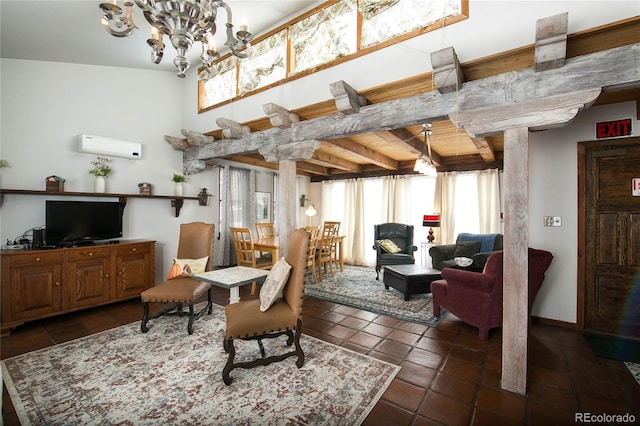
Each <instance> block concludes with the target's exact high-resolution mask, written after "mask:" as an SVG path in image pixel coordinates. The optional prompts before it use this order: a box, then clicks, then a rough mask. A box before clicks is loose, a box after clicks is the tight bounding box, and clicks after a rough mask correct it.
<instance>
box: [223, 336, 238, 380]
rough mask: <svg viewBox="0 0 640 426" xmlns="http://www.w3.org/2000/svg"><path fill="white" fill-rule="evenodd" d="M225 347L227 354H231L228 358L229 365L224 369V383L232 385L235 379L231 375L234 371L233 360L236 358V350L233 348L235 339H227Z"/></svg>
mask: <svg viewBox="0 0 640 426" xmlns="http://www.w3.org/2000/svg"><path fill="white" fill-rule="evenodd" d="M223 346H224V350H225V352H226V353H228V354H229V357H228V358H227V363H226V364H225V365H224V368H223V369H222V381H223V382H224V384H225V385H230V384H231V382H232V381H233V379H232V378H231V376H230V375H229V374H230V373H231V370H233V359H234V358H235V356H236V348H234V347H233V339H225V340H224V344H223Z"/></svg>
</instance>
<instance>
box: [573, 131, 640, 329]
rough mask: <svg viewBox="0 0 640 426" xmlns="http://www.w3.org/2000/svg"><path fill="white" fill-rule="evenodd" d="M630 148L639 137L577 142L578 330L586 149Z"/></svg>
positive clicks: (583, 265)
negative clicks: (611, 146) (612, 146)
mask: <svg viewBox="0 0 640 426" xmlns="http://www.w3.org/2000/svg"><path fill="white" fill-rule="evenodd" d="M610 145H615V146H630V145H640V137H626V138H617V139H607V140H596V141H583V142H578V277H577V279H578V282H577V298H576V299H577V300H576V303H577V321H576V325H577V327H578V328H579V329H580V330H584V323H585V303H586V297H585V296H586V295H585V291H586V267H587V253H586V248H587V244H586V221H587V210H586V190H587V188H586V171H587V170H586V167H587V163H586V161H587V157H586V153H587V150H588V149H593V148H606V147H607V146H610Z"/></svg>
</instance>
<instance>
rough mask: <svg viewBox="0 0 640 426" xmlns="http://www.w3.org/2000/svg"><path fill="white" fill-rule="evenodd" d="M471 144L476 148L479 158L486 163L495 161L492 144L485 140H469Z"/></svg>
mask: <svg viewBox="0 0 640 426" xmlns="http://www.w3.org/2000/svg"><path fill="white" fill-rule="evenodd" d="M471 141H472V142H473V144H474V145H475V146H476V148H478V152H479V153H480V156H481V157H482V158H483V159H484V161H486V162H488V163H489V162H491V161H495V160H496V152H495V150H494V149H493V144H492V143H491V142H489V141H488V140H487V138H471Z"/></svg>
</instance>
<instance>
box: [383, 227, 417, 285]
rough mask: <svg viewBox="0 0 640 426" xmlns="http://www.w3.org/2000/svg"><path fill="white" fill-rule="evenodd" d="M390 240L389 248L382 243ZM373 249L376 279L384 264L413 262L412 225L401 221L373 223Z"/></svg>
mask: <svg viewBox="0 0 640 426" xmlns="http://www.w3.org/2000/svg"><path fill="white" fill-rule="evenodd" d="M385 240H389V241H391V242H392V243H393V244H391V248H390V247H389V246H388V245H387V244H385V243H384V241H385ZM373 241H374V245H373V249H374V250H375V251H376V280H377V279H379V278H380V269H382V267H383V266H385V265H410V264H413V263H415V258H414V256H413V252H414V251H416V250H418V247H416V246H414V245H413V225H404V224H402V223H382V224H380V225H373Z"/></svg>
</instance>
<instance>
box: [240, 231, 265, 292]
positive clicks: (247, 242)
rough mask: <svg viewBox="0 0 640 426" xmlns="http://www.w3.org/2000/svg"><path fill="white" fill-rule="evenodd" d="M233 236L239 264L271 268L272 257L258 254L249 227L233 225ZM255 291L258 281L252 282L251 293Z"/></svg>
mask: <svg viewBox="0 0 640 426" xmlns="http://www.w3.org/2000/svg"><path fill="white" fill-rule="evenodd" d="M231 238H232V239H233V248H234V249H235V252H236V262H237V264H238V266H248V267H250V268H258V269H271V266H272V259H271V258H270V257H268V258H267V257H262V256H256V249H255V247H254V244H253V237H252V236H251V230H250V229H249V228H239V227H232V228H231ZM255 292H256V283H255V282H254V283H252V284H251V295H254V294H255Z"/></svg>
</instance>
